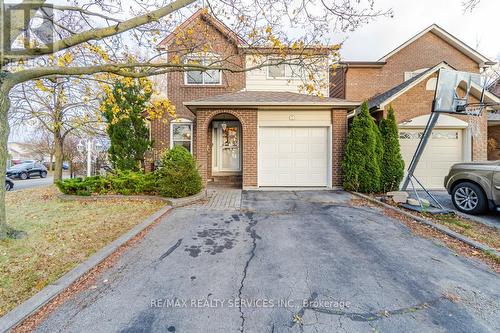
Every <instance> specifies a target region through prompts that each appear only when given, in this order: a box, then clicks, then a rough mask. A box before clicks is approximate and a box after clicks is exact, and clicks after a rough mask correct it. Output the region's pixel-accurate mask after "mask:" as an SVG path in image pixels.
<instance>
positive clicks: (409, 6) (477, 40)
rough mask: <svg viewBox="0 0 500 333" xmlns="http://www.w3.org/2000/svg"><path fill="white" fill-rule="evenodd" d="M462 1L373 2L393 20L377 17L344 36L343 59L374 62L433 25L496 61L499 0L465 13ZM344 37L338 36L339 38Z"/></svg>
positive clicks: (484, 1) (489, 0) (486, 1)
mask: <svg viewBox="0 0 500 333" xmlns="http://www.w3.org/2000/svg"><path fill="white" fill-rule="evenodd" d="M462 1H463V0H375V5H376V6H377V7H378V8H392V9H393V12H394V17H393V18H385V17H384V18H378V19H377V20H376V21H373V22H371V23H368V24H367V25H365V26H363V27H361V28H359V29H358V30H356V31H355V32H351V33H349V34H348V36H347V38H348V39H347V40H346V42H345V43H344V45H343V48H342V50H341V55H342V57H343V58H344V59H345V60H378V59H379V58H381V57H382V56H384V55H385V54H387V53H389V52H390V51H392V50H393V49H395V48H396V47H397V46H399V45H400V44H402V43H404V42H405V41H406V40H408V39H410V38H411V37H412V36H413V35H415V34H417V33H418V32H420V31H421V30H423V29H425V28H426V27H428V26H430V25H431V24H433V23H436V24H438V25H439V26H440V27H441V28H443V29H445V30H446V31H448V32H449V33H451V34H452V35H454V36H455V37H457V38H458V39H460V40H462V41H463V42H465V43H466V44H467V45H469V46H471V47H473V48H476V49H477V50H478V51H479V52H480V53H482V54H483V55H485V56H487V57H489V58H490V59H493V60H494V59H498V60H500V29H499V27H498V22H499V17H500V0H481V2H480V3H479V5H478V7H477V8H476V9H474V10H473V11H472V13H471V12H465V13H464V10H463V7H462ZM343 37H344V36H339V38H340V39H342V38H343Z"/></svg>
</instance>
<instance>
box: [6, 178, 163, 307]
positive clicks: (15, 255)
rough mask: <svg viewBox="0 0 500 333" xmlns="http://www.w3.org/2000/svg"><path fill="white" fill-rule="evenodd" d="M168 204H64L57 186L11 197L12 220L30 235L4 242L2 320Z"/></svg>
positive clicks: (9, 215)
mask: <svg viewBox="0 0 500 333" xmlns="http://www.w3.org/2000/svg"><path fill="white" fill-rule="evenodd" d="M163 205H164V203H162V202H159V201H147V200H141V201H138V200H134V201H129V200H126V199H125V200H124V199H121V200H120V199H113V200H109V201H103V200H99V201H97V200H96V201H89V202H81V201H62V200H60V199H59V198H58V191H57V189H55V188H54V187H48V188H36V189H29V190H22V191H16V192H9V193H7V195H6V211H7V221H8V223H9V225H10V226H11V227H13V228H14V229H16V230H22V231H24V232H26V233H27V236H26V237H24V238H22V239H7V240H2V241H0V254H1V255H0V316H1V315H3V314H5V313H6V312H7V311H9V310H10V309H12V308H13V307H14V306H16V305H17V304H19V303H21V302H23V301H24V300H26V299H28V298H29V297H31V296H32V295H33V294H35V293H36V292H38V291H39V290H41V289H43V288H44V287H45V286H47V285H48V284H50V283H52V282H53V281H55V280H57V279H58V278H59V277H61V276H62V275H63V274H64V273H66V272H67V271H69V270H70V269H72V268H73V267H75V266H76V265H78V264H79V263H81V262H82V261H83V260H85V259H86V258H88V257H89V256H90V255H92V254H93V253H95V252H96V251H97V250H99V249H100V248H102V247H104V246H105V245H107V244H108V243H110V242H111V241H113V240H115V239H116V238H118V237H119V236H120V235H122V234H123V233H125V232H126V231H128V230H129V229H131V228H132V227H133V226H134V225H136V224H137V223H139V222H141V221H143V220H144V219H145V218H146V217H147V216H149V215H151V214H152V213H153V212H155V211H157V210H158V209H159V208H160V207H161V206H163Z"/></svg>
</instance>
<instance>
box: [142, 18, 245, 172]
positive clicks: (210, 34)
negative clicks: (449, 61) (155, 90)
mask: <svg viewBox="0 0 500 333" xmlns="http://www.w3.org/2000/svg"><path fill="white" fill-rule="evenodd" d="M193 26H195V31H196V33H194V34H193V36H195V35H197V36H200V38H203V43H205V44H207V45H209V50H208V52H211V53H214V54H218V55H220V57H221V59H227V62H228V63H230V64H231V66H232V67H234V68H243V67H244V66H245V57H244V56H243V54H241V53H240V51H239V50H238V48H237V46H236V45H235V44H234V43H233V42H232V41H230V40H228V39H227V38H226V37H225V36H224V35H223V34H222V33H221V32H220V31H219V30H217V29H216V28H214V27H213V26H212V25H211V24H210V23H208V22H206V21H205V20H203V19H202V18H198V19H196V20H195V21H194V22H193ZM203 43H202V41H201V40H199V41H196V40H194V44H195V45H200V46H201V45H202V44H203ZM177 47H179V48H184V46H183V45H182V46H177ZM198 51H200V50H198ZM193 52H194V53H195V52H197V51H196V49H195V50H194V51H193ZM180 55H182V53H181V52H176V43H172V44H171V46H170V47H169V55H168V60H169V61H172V59H173V57H175V56H180ZM184 75H185V73H184V72H173V73H169V74H167V78H166V79H167V81H168V84H167V97H168V98H169V99H170V101H171V102H172V103H173V104H174V105H175V107H176V114H177V117H179V118H186V119H190V120H193V121H194V119H195V115H194V114H193V113H192V112H191V111H190V110H189V109H187V108H186V107H185V106H184V105H183V102H186V101H191V100H195V99H199V98H204V97H207V96H213V95H219V94H224V93H228V92H234V91H239V90H241V89H243V88H244V87H245V73H244V72H240V73H229V72H223V73H222V82H221V84H220V85H213V86H208V85H186V84H185V83H184ZM194 127H196V125H195V126H194ZM195 130H196V129H195V128H193V133H195ZM151 137H152V139H153V141H154V144H153V150H152V151H151V152H149V153H148V156H147V157H148V163H147V165H151V163H152V161H153V160H155V159H158V158H159V155H160V153H161V152H162V151H163V150H165V149H167V148H169V147H170V119H161V120H153V121H152V122H151ZM196 144H197V143H196V136H194V137H193V145H194V146H196ZM193 152H196V149H195V147H193Z"/></svg>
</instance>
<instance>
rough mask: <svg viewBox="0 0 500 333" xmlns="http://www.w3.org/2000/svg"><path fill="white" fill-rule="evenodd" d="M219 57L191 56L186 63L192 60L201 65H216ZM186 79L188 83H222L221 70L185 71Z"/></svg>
mask: <svg viewBox="0 0 500 333" xmlns="http://www.w3.org/2000/svg"><path fill="white" fill-rule="evenodd" d="M216 61H217V58H214V57H210V58H207V57H206V58H200V57H190V58H188V59H187V60H186V63H189V62H192V63H196V64H200V65H214V63H215V62H216ZM184 81H185V83H186V84H206V85H216V84H220V83H221V81H222V80H221V71H220V70H213V69H210V70H207V71H187V72H185V77H184Z"/></svg>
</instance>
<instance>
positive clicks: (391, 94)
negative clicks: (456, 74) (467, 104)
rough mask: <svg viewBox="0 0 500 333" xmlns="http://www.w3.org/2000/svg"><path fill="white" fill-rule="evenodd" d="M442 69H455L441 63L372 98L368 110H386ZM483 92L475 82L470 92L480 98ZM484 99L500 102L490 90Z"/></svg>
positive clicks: (485, 92)
mask: <svg viewBox="0 0 500 333" xmlns="http://www.w3.org/2000/svg"><path fill="white" fill-rule="evenodd" d="M441 68H444V69H454V68H452V67H451V66H450V65H448V64H447V63H446V62H441V63H439V64H437V65H436V66H434V67H432V68H429V69H428V70H426V71H424V72H422V73H420V74H418V75H416V76H414V77H412V78H411V79H409V80H407V81H405V82H403V83H401V84H398V85H397V86H395V87H393V88H391V89H389V90H387V91H385V92H383V93H381V94H379V95H376V96H374V97H372V98H370V99H369V100H368V108H369V109H370V110H372V109H383V108H385V107H386V106H387V105H388V104H389V103H390V102H392V101H393V100H395V99H396V98H398V97H399V96H401V95H402V94H404V93H405V92H407V91H408V90H410V89H411V88H413V87H415V86H416V85H417V84H419V83H420V82H422V81H423V80H425V79H427V78H428V77H429V76H431V75H432V74H434V73H436V72H437V71H438V70H440V69H441ZM481 91H482V89H481V87H479V85H476V84H474V82H472V85H471V90H470V92H471V94H472V95H473V96H476V97H479V96H480V95H481ZM484 98H485V101H486V102H488V101H489V102H492V103H499V102H500V98H498V97H497V96H495V95H494V94H492V93H491V92H489V91H488V90H485V91H484ZM495 108H497V107H495Z"/></svg>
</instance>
